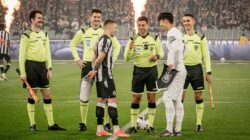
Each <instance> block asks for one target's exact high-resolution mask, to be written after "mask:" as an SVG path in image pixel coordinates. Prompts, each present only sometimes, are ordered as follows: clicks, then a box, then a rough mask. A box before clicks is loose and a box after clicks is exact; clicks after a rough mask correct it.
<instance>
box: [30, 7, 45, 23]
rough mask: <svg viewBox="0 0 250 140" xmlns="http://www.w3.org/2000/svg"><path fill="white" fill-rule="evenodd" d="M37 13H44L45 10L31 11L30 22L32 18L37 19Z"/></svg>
mask: <svg viewBox="0 0 250 140" xmlns="http://www.w3.org/2000/svg"><path fill="white" fill-rule="evenodd" d="M37 13H39V14H42V15H43V12H42V11H40V10H33V11H31V12H30V15H29V20H30V22H31V19H35V17H36V14H37Z"/></svg>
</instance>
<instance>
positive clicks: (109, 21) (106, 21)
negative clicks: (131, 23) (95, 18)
mask: <svg viewBox="0 0 250 140" xmlns="http://www.w3.org/2000/svg"><path fill="white" fill-rule="evenodd" d="M108 24H116V21H114V20H112V19H107V20H105V21H104V26H106V25H108Z"/></svg>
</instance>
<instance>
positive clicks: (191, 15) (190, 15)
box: [184, 14, 195, 20]
mask: <svg viewBox="0 0 250 140" xmlns="http://www.w3.org/2000/svg"><path fill="white" fill-rule="evenodd" d="M184 17H191V18H192V19H194V20H195V18H194V15H193V14H185V15H184Z"/></svg>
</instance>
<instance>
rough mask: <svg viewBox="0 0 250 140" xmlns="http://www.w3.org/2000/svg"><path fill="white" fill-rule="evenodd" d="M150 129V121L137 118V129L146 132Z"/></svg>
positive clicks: (142, 117)
mask: <svg viewBox="0 0 250 140" xmlns="http://www.w3.org/2000/svg"><path fill="white" fill-rule="evenodd" d="M147 128H148V120H147V119H146V118H145V117H144V116H141V117H138V118H137V129H139V130H146V129H147Z"/></svg>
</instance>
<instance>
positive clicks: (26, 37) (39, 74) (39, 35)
mask: <svg viewBox="0 0 250 140" xmlns="http://www.w3.org/2000/svg"><path fill="white" fill-rule="evenodd" d="M29 20H30V22H31V29H29V30H27V31H25V32H24V33H23V34H22V35H21V39H20V49H19V67H20V71H21V76H20V79H21V80H22V81H28V83H29V84H30V86H31V87H32V89H34V91H35V92H36V93H37V90H40V91H41V93H42V95H43V102H44V104H43V107H44V111H45V114H46V116H47V120H48V126H49V127H48V129H49V130H66V129H64V128H61V127H60V126H58V125H57V124H55V123H54V118H53V109H52V101H51V92H50V85H49V80H51V79H52V63H51V54H50V44H49V38H48V35H47V33H46V32H44V31H42V30H41V28H42V25H43V13H42V12H41V11H39V10H34V11H32V12H31V13H30V15H29ZM24 87H25V86H24ZM27 110H28V115H29V120H30V131H37V128H36V123H35V101H34V99H33V98H32V97H31V96H30V97H29V98H28V103H27Z"/></svg>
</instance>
